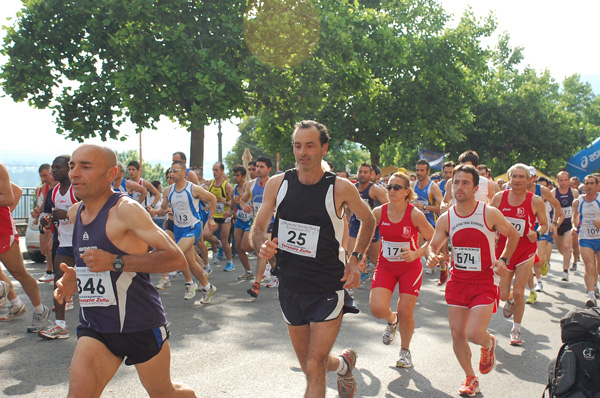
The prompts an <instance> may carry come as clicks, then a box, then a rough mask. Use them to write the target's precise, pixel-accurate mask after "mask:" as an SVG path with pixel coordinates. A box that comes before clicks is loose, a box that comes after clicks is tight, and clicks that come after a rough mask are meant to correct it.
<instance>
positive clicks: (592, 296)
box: [588, 290, 596, 300]
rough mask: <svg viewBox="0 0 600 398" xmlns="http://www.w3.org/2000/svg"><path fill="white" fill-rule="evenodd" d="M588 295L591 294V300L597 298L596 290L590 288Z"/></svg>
mask: <svg viewBox="0 0 600 398" xmlns="http://www.w3.org/2000/svg"><path fill="white" fill-rule="evenodd" d="M588 296H590V299H591V300H595V299H596V292H594V291H593V290H589V291H588Z"/></svg>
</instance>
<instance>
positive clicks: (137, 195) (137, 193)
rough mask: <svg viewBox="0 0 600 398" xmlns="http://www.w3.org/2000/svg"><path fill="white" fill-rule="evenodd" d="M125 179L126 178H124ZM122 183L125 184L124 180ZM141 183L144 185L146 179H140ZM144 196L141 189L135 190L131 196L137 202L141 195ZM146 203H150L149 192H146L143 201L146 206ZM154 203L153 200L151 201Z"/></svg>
mask: <svg viewBox="0 0 600 398" xmlns="http://www.w3.org/2000/svg"><path fill="white" fill-rule="evenodd" d="M123 181H125V180H123ZM131 181H132V182H135V181H133V180H131ZM121 184H124V182H122V183H121ZM138 184H139V185H141V186H144V179H143V178H140V181H139V182H138ZM141 196H142V193H141V192H139V191H133V192H132V193H131V197H132V198H133V200H135V201H136V202H139V201H140V197H141ZM146 203H148V194H146V197H145V198H144V201H143V202H142V203H141V205H142V206H146ZM151 203H152V202H151Z"/></svg>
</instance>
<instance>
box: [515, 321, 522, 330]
mask: <svg viewBox="0 0 600 398" xmlns="http://www.w3.org/2000/svg"><path fill="white" fill-rule="evenodd" d="M513 329H514V330H517V331H519V332H520V331H521V324H520V323H516V322H513Z"/></svg>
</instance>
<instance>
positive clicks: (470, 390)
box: [458, 376, 481, 397]
mask: <svg viewBox="0 0 600 398" xmlns="http://www.w3.org/2000/svg"><path fill="white" fill-rule="evenodd" d="M478 392H481V390H480V389H479V379H478V378H477V376H467V379H466V380H465V381H463V384H462V386H461V387H460V388H459V389H458V394H459V395H460V396H461V397H474V396H475V395H477V393H478Z"/></svg>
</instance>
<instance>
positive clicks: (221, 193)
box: [208, 180, 229, 218]
mask: <svg viewBox="0 0 600 398" xmlns="http://www.w3.org/2000/svg"><path fill="white" fill-rule="evenodd" d="M226 186H227V180H223V183H221V185H220V186H218V187H217V186H216V185H215V180H211V181H210V185H209V186H208V192H210V193H212V194H213V195H215V196H216V197H217V210H216V212H215V218H223V214H224V213H226V212H228V211H229V204H225V203H223V202H221V198H225V199H227V201H228V202H229V197H228V196H227V190H226V189H225V187H226Z"/></svg>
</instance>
